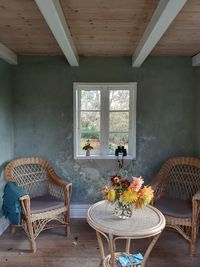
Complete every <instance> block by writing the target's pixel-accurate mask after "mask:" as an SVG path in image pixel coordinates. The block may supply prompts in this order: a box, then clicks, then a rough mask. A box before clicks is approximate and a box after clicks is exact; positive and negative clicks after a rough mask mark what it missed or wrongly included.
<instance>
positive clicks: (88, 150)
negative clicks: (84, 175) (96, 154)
mask: <svg viewBox="0 0 200 267" xmlns="http://www.w3.org/2000/svg"><path fill="white" fill-rule="evenodd" d="M85 155H86V157H89V156H90V149H87V150H86V152H85Z"/></svg>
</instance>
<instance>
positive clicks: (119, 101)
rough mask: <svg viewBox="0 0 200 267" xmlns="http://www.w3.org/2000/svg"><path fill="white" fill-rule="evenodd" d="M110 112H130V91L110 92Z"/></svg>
mask: <svg viewBox="0 0 200 267" xmlns="http://www.w3.org/2000/svg"><path fill="white" fill-rule="evenodd" d="M110 110H129V90H110Z"/></svg>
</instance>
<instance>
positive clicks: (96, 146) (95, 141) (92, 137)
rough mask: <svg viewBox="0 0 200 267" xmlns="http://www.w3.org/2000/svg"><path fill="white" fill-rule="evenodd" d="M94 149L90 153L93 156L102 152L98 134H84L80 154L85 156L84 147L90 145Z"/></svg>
mask: <svg viewBox="0 0 200 267" xmlns="http://www.w3.org/2000/svg"><path fill="white" fill-rule="evenodd" d="M88 140H89V143H90V145H91V146H92V147H93V149H92V150H91V151H90V153H91V155H92V154H93V155H94V154H99V152H100V138H99V133H98V132H96V133H95V132H93V133H91V132H88V133H87V132H82V133H81V142H80V152H81V154H83V155H85V150H84V149H83V147H84V146H85V145H86V144H87V143H88Z"/></svg>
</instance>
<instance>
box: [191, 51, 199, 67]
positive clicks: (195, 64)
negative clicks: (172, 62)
mask: <svg viewBox="0 0 200 267" xmlns="http://www.w3.org/2000/svg"><path fill="white" fill-rule="evenodd" d="M192 66H193V67H199V66H200V53H198V54H197V55H195V56H193V57H192Z"/></svg>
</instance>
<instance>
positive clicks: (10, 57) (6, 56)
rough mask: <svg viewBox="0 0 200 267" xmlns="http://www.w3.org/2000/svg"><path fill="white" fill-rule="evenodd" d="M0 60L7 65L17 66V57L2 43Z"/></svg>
mask: <svg viewBox="0 0 200 267" xmlns="http://www.w3.org/2000/svg"><path fill="white" fill-rule="evenodd" d="M0 58H2V59H3V60H5V61H6V62H8V63H9V64H12V65H17V55H16V54H15V53H14V52H13V51H11V50H10V49H9V48H7V47H6V46H5V45H3V44H2V43H0Z"/></svg>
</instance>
